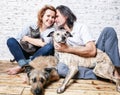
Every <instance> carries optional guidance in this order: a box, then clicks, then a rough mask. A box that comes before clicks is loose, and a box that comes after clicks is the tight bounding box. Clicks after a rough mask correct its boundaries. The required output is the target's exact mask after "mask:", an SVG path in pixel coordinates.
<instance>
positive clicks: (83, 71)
mask: <svg viewBox="0 0 120 95" xmlns="http://www.w3.org/2000/svg"><path fill="white" fill-rule="evenodd" d="M96 47H97V48H99V49H100V50H102V51H103V52H106V53H107V54H108V56H109V57H110V58H111V60H112V62H113V65H114V66H120V56H119V49H118V38H117V35H116V32H115V30H114V29H113V28H111V27H106V28H104V30H103V31H102V32H101V35H100V36H99V38H98V41H97V43H96ZM57 68H58V73H59V74H60V75H61V76H62V77H65V76H66V74H67V72H68V70H69V69H68V67H67V66H66V65H65V64H63V63H59V64H58V66H57ZM75 78H84V79H97V77H96V75H95V74H94V73H93V71H92V69H89V68H85V67H79V72H78V73H77V75H76V76H75Z"/></svg>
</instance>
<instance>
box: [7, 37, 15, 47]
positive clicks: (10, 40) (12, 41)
mask: <svg viewBox="0 0 120 95" xmlns="http://www.w3.org/2000/svg"><path fill="white" fill-rule="evenodd" d="M16 42H17V41H16V39H15V38H9V39H8V40H7V45H8V46H11V45H13V44H14V43H16Z"/></svg>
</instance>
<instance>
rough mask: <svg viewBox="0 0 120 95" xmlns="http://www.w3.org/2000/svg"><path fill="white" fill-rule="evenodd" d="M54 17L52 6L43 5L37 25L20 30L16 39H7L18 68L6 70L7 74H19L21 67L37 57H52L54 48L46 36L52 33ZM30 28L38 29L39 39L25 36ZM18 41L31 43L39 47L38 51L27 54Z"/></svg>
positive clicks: (54, 12)
mask: <svg viewBox="0 0 120 95" xmlns="http://www.w3.org/2000/svg"><path fill="white" fill-rule="evenodd" d="M55 16H56V10H55V8H54V7H53V6H49V5H45V6H44V7H43V8H42V9H41V10H40V11H39V12H38V22H37V25H29V26H27V27H25V28H24V29H23V30H22V32H20V34H19V35H18V37H17V38H9V39H8V40H7V46H8V48H9V50H10V52H11V54H12V55H13V56H14V58H15V60H16V61H17V63H18V66H16V67H14V68H10V69H8V70H7V73H8V74H17V73H19V72H21V70H22V67H23V66H24V65H26V64H28V63H29V62H30V61H31V60H33V59H34V58H36V57H37V56H40V55H42V56H44V55H53V53H54V47H53V45H52V43H51V42H52V39H51V38H50V37H47V35H48V34H49V33H50V32H52V31H54V27H53V24H54V21H55ZM30 26H31V27H32V28H33V29H37V28H39V32H40V36H41V38H31V37H29V36H27V34H29V33H30V29H29V27H30ZM20 40H22V41H26V42H28V43H31V44H33V45H35V46H37V47H39V49H38V50H37V51H36V52H34V53H33V54H29V53H27V52H26V51H25V50H24V49H23V48H22V47H21V46H20V43H19V42H20Z"/></svg>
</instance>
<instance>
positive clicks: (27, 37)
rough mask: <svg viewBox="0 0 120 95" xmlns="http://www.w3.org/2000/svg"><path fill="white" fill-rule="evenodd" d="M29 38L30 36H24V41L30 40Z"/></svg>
mask: <svg viewBox="0 0 120 95" xmlns="http://www.w3.org/2000/svg"><path fill="white" fill-rule="evenodd" d="M29 38H30V37H29V36H23V38H22V41H27V42H28V39H29Z"/></svg>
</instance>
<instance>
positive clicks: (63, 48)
mask: <svg viewBox="0 0 120 95" xmlns="http://www.w3.org/2000/svg"><path fill="white" fill-rule="evenodd" d="M55 49H56V50H57V51H60V52H67V53H72V54H76V55H79V56H82V57H94V56H95V55H96V53H97V50H96V46H95V43H94V42H93V41H90V42H88V43H87V44H86V45H85V46H83V47H71V46H67V45H65V44H57V43H55Z"/></svg>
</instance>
